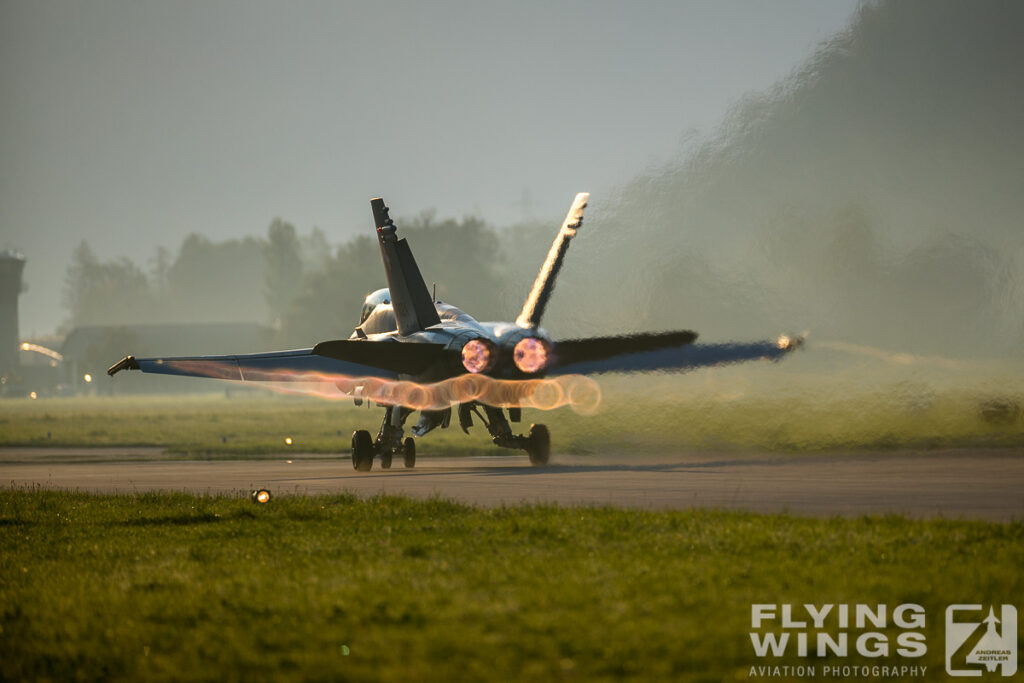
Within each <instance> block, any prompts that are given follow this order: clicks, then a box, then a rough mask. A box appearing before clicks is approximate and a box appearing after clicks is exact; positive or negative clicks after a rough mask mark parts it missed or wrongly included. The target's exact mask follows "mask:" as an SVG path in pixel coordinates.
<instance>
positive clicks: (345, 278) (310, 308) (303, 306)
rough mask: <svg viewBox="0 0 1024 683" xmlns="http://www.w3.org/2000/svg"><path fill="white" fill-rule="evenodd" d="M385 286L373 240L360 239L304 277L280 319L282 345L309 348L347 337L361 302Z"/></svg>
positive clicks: (338, 250) (351, 242)
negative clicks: (307, 345)
mask: <svg viewBox="0 0 1024 683" xmlns="http://www.w3.org/2000/svg"><path fill="white" fill-rule="evenodd" d="M386 285H387V283H386V281H385V279H384V271H383V268H382V267H381V262H380V250H379V249H378V247H377V240H375V239H373V238H371V237H367V236H365V235H360V236H359V237H355V238H353V239H351V240H349V241H348V242H346V243H345V244H343V245H342V246H340V247H339V248H338V249H337V251H336V252H335V254H334V256H333V257H330V258H328V259H327V262H326V264H325V267H324V268H322V269H317V270H311V271H309V272H307V273H306V275H305V277H304V278H303V281H302V288H301V290H300V291H299V293H298V295H297V296H296V298H295V299H294V302H293V305H292V306H291V308H289V310H288V312H287V314H286V315H285V318H284V321H283V322H284V324H283V329H282V341H283V342H284V343H290V344H309V343H312V342H313V341H319V340H323V339H331V338H338V337H347V336H348V335H349V333H350V332H351V331H352V328H353V327H355V326H356V325H357V324H358V323H359V313H360V311H361V309H362V304H363V298H364V297H365V296H366V294H368V293H369V292H372V291H373V290H375V289H379V288H380V287H385V286H386Z"/></svg>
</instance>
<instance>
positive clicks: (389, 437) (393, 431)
mask: <svg viewBox="0 0 1024 683" xmlns="http://www.w3.org/2000/svg"><path fill="white" fill-rule="evenodd" d="M412 412H413V411H412V410H411V409H410V408H400V407H398V406H387V409H386V410H385V412H384V421H383V422H382V423H381V425H380V431H379V432H378V433H377V439H376V440H374V439H373V438H372V437H371V436H370V432H368V431H366V430H365V429H360V430H358V431H356V432H353V433H352V467H354V468H355V469H356V471H358V472H369V471H370V470H371V469H373V457H374V456H375V455H379V456H380V466H381V467H382V468H384V469H386V470H387V469H391V463H392V461H393V459H394V456H395V454H396V453H400V454H401V455H402V459H403V461H404V463H405V466H406V467H408V468H412V467H415V466H416V442H415V441H414V440H413V438H412V437H411V436H410V437H408V438H406V439H405V440H404V441H403V440H402V432H403V430H402V425H403V424H404V423H405V420H406V418H407V417H409V415H411V414H412Z"/></svg>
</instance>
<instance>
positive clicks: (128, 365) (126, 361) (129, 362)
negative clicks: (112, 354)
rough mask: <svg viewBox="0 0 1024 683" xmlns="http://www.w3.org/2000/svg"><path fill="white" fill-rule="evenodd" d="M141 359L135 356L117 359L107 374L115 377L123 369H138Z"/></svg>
mask: <svg viewBox="0 0 1024 683" xmlns="http://www.w3.org/2000/svg"><path fill="white" fill-rule="evenodd" d="M138 369H139V361H137V360H135V356H125V357H124V358H122V359H121V360H119V361H117V362H116V363H114V364H113V365H111V366H110V367H109V368H107V374H108V375H110V376H111V377H113V376H114V375H116V374H117V373H119V372H121V371H122V370H138Z"/></svg>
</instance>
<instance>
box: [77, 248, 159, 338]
mask: <svg viewBox="0 0 1024 683" xmlns="http://www.w3.org/2000/svg"><path fill="white" fill-rule="evenodd" d="M149 294H150V290H149V281H148V280H147V278H146V274H145V273H143V272H142V270H141V269H140V268H139V267H138V266H137V265H135V264H134V263H132V262H131V261H130V260H128V259H127V258H124V257H122V258H119V259H116V260H113V261H100V260H99V259H98V258H97V257H96V254H95V253H94V252H93V250H92V248H91V247H90V246H89V244H88V242H86V241H85V240H83V241H82V242H81V243H80V244H79V245H78V246H77V247H76V248H75V251H74V252H73V253H72V255H71V264H70V266H69V267H68V272H67V275H66V276H65V279H64V306H65V308H67V310H68V313H69V316H70V320H69V323H70V324H71V325H72V326H79V325H101V324H110V323H112V322H117V321H119V320H121V319H123V318H124V317H125V312H126V311H137V312H143V313H144V312H145V310H146V305H147V303H148V301H147V300H148V297H149Z"/></svg>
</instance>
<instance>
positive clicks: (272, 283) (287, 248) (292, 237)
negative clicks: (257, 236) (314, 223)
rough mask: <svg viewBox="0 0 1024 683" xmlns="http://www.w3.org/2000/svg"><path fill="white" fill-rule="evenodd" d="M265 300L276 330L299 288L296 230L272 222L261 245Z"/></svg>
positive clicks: (283, 223) (299, 270)
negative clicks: (265, 239)
mask: <svg viewBox="0 0 1024 683" xmlns="http://www.w3.org/2000/svg"><path fill="white" fill-rule="evenodd" d="M263 279H264V296H265V297H266V301H267V309H268V310H269V312H270V319H271V320H272V321H273V322H274V324H275V326H277V327H279V326H280V325H281V324H282V322H283V320H284V317H285V314H286V313H287V311H288V307H289V306H290V305H291V303H292V300H293V299H294V298H295V295H296V294H298V292H299V290H300V289H301V287H302V247H301V245H300V243H299V237H298V234H297V233H296V232H295V226H293V225H292V224H291V223H286V222H284V221H282V220H281V219H280V218H275V219H274V220H273V222H272V223H271V224H270V227H269V228H268V229H267V241H266V242H265V243H264V244H263Z"/></svg>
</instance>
